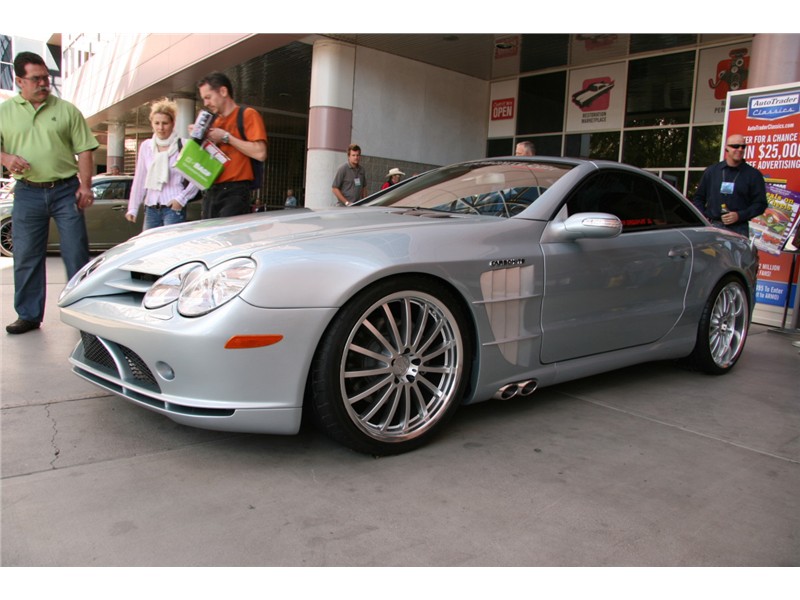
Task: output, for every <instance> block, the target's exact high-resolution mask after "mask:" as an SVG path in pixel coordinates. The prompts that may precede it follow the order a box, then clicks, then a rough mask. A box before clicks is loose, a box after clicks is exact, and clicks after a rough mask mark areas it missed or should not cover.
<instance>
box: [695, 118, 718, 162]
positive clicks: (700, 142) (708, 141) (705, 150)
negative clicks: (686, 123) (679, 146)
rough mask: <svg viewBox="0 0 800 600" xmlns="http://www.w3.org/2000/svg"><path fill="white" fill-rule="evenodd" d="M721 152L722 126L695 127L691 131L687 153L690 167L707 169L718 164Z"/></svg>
mask: <svg viewBox="0 0 800 600" xmlns="http://www.w3.org/2000/svg"><path fill="white" fill-rule="evenodd" d="M721 150H722V125H709V126H707V127H695V128H694V129H693V130H692V147H691V150H690V152H689V166H690V167H703V168H705V167H707V166H708V165H711V164H714V163H715V162H719V156H720V151H721Z"/></svg>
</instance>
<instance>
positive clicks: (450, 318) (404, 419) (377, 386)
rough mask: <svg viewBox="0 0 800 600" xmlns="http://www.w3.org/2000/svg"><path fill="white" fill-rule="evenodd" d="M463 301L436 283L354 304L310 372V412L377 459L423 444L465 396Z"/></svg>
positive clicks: (404, 286)
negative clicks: (380, 456) (378, 456)
mask: <svg viewBox="0 0 800 600" xmlns="http://www.w3.org/2000/svg"><path fill="white" fill-rule="evenodd" d="M461 306H462V305H461V302H460V301H459V298H458V297H456V296H455V294H453V293H452V292H450V291H449V290H448V289H447V288H445V287H444V286H443V285H442V284H439V283H437V282H435V281H432V280H429V279H425V278H418V277H401V278H396V279H391V280H386V281H383V282H379V283H377V284H375V285H373V286H371V287H370V288H367V289H366V290H364V291H363V292H361V293H360V294H359V295H358V296H356V297H355V298H353V299H352V300H351V301H350V302H348V303H347V304H346V305H345V306H344V307H343V308H342V310H341V311H340V312H339V314H337V315H336V317H335V318H334V320H333V322H332V324H331V326H330V327H329V328H328V330H327V331H326V333H325V335H324V336H323V339H322V341H321V343H320V346H319V348H318V350H317V353H316V355H315V357H314V361H313V364H312V370H311V393H312V398H311V402H310V404H311V409H312V414H313V416H314V419H315V421H316V422H317V424H318V425H319V426H320V427H321V429H322V430H323V431H324V432H325V433H327V434H328V435H329V436H331V437H332V438H333V439H335V440H337V441H338V442H340V443H342V444H344V445H346V446H348V447H350V448H352V449H354V450H357V451H359V452H365V453H368V454H374V455H388V454H399V453H401V452H407V451H409V450H413V449H415V448H417V447H419V446H421V445H423V444H425V443H426V442H427V441H428V440H429V439H430V438H431V437H432V436H434V435H435V434H436V433H437V432H438V431H439V430H440V429H441V428H442V427H443V426H444V424H445V423H446V422H447V421H448V420H449V419H450V417H452V415H453V413H454V412H455V411H456V409H457V408H458V405H459V404H460V402H461V399H462V397H463V395H464V390H465V387H466V383H467V380H468V373H469V364H468V361H469V360H470V359H471V356H472V351H471V342H470V335H469V333H468V331H467V319H466V317H465V315H464V311H463V309H462V308H461Z"/></svg>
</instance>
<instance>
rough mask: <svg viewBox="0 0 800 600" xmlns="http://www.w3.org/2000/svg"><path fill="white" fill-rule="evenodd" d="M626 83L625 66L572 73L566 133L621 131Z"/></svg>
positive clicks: (623, 64)
mask: <svg viewBox="0 0 800 600" xmlns="http://www.w3.org/2000/svg"><path fill="white" fill-rule="evenodd" d="M627 81H628V75H627V70H626V65H625V63H614V64H610V65H602V66H600V67H590V68H586V69H576V70H574V71H572V72H571V73H570V76H569V98H570V101H569V103H568V107H567V131H570V132H583V131H598V130H608V129H622V125H623V120H624V117H625V92H626V89H627Z"/></svg>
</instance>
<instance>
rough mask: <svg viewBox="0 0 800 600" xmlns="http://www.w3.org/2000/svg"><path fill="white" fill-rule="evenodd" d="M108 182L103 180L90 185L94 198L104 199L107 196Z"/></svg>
mask: <svg viewBox="0 0 800 600" xmlns="http://www.w3.org/2000/svg"><path fill="white" fill-rule="evenodd" d="M108 186H109V182H107V181H103V182H101V183H95V184H94V185H93V186H92V193H93V194H94V197H95V199H97V200H104V199H105V198H108V196H107V195H106V193H107V192H108Z"/></svg>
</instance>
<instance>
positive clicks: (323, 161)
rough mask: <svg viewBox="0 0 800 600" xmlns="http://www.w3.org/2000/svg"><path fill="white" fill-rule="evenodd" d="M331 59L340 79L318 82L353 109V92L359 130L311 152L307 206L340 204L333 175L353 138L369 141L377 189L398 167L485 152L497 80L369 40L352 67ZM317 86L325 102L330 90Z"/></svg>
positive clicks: (366, 160) (414, 168)
mask: <svg viewBox="0 0 800 600" xmlns="http://www.w3.org/2000/svg"><path fill="white" fill-rule="evenodd" d="M323 64H325V65H326V66H327V68H332V69H339V70H340V71H341V77H340V79H339V80H335V81H323V82H320V83H319V84H318V85H319V87H321V88H324V89H327V90H329V91H330V94H329V95H328V100H327V102H328V105H330V103H334V104H335V105H337V106H340V107H342V108H344V109H347V107H348V104H349V101H350V96H351V95H352V126H351V135H350V138H349V140H347V141H346V142H345V143H342V144H341V147H340V148H335V149H330V148H326V149H320V150H316V151H313V152H310V153H309V163H308V174H307V177H306V205H307V206H313V207H321V206H328V205H334V204H336V200H335V198H334V196H333V193H332V192H331V182H332V181H333V177H334V174H335V172H336V169H338V167H339V166H341V165H342V164H344V163H345V162H346V160H347V155H346V146H347V144H348V143H353V144H358V145H359V146H360V147H361V151H362V165H363V167H364V169H365V171H366V174H367V191H368V192H369V193H372V192H375V191H377V190H379V189H380V187H381V185H382V184H383V182H384V181H385V179H386V178H385V175H386V174H387V172H388V169H389V168H391V167H398V168H400V169H401V170H402V171H403V172H405V173H406V175H412V174H415V173H420V172H422V171H425V170H428V169H430V168H432V167H435V166H441V165H446V164H450V163H453V162H458V161H461V160H467V159H472V158H478V157H480V156H482V155H483V153H484V148H485V145H486V135H487V122H486V114H485V112H486V104H487V102H488V99H489V82H487V81H483V80H480V79H476V78H473V77H468V76H466V75H461V74H459V73H455V72H452V71H447V70H445V69H441V68H439V67H434V66H431V65H428V64H425V63H422V62H419V61H414V60H410V59H405V58H401V57H398V56H395V55H391V54H388V53H385V52H380V51H377V50H372V49H368V48H363V47H356V48H354V54H353V59H352V67H350V68H351V69H352V71H351V72H348V71H347V69H348V67H347V66H346V62H345V61H342V60H338V61H336V62H335V64H334V65H333V66H331V64H330V63H323ZM317 68H322V67H317ZM314 77H316V75H312V80H313V79H314ZM329 77H330V74H329V73H327V74H324V76H323V77H322V78H323V79H326V80H327V79H328V78H329ZM349 77H352V84H350V79H349ZM349 86H352V87H349ZM315 87H316V86H312V102H311V103H312V105H317V104H319V103H320V102H325V100H322V101H317V100H315V97H316V95H317V93H319V97H320V98H324V97H325V93H323V92H322V91H319V92H318V91H315V90H314V88H315ZM343 88H347V89H343Z"/></svg>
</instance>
